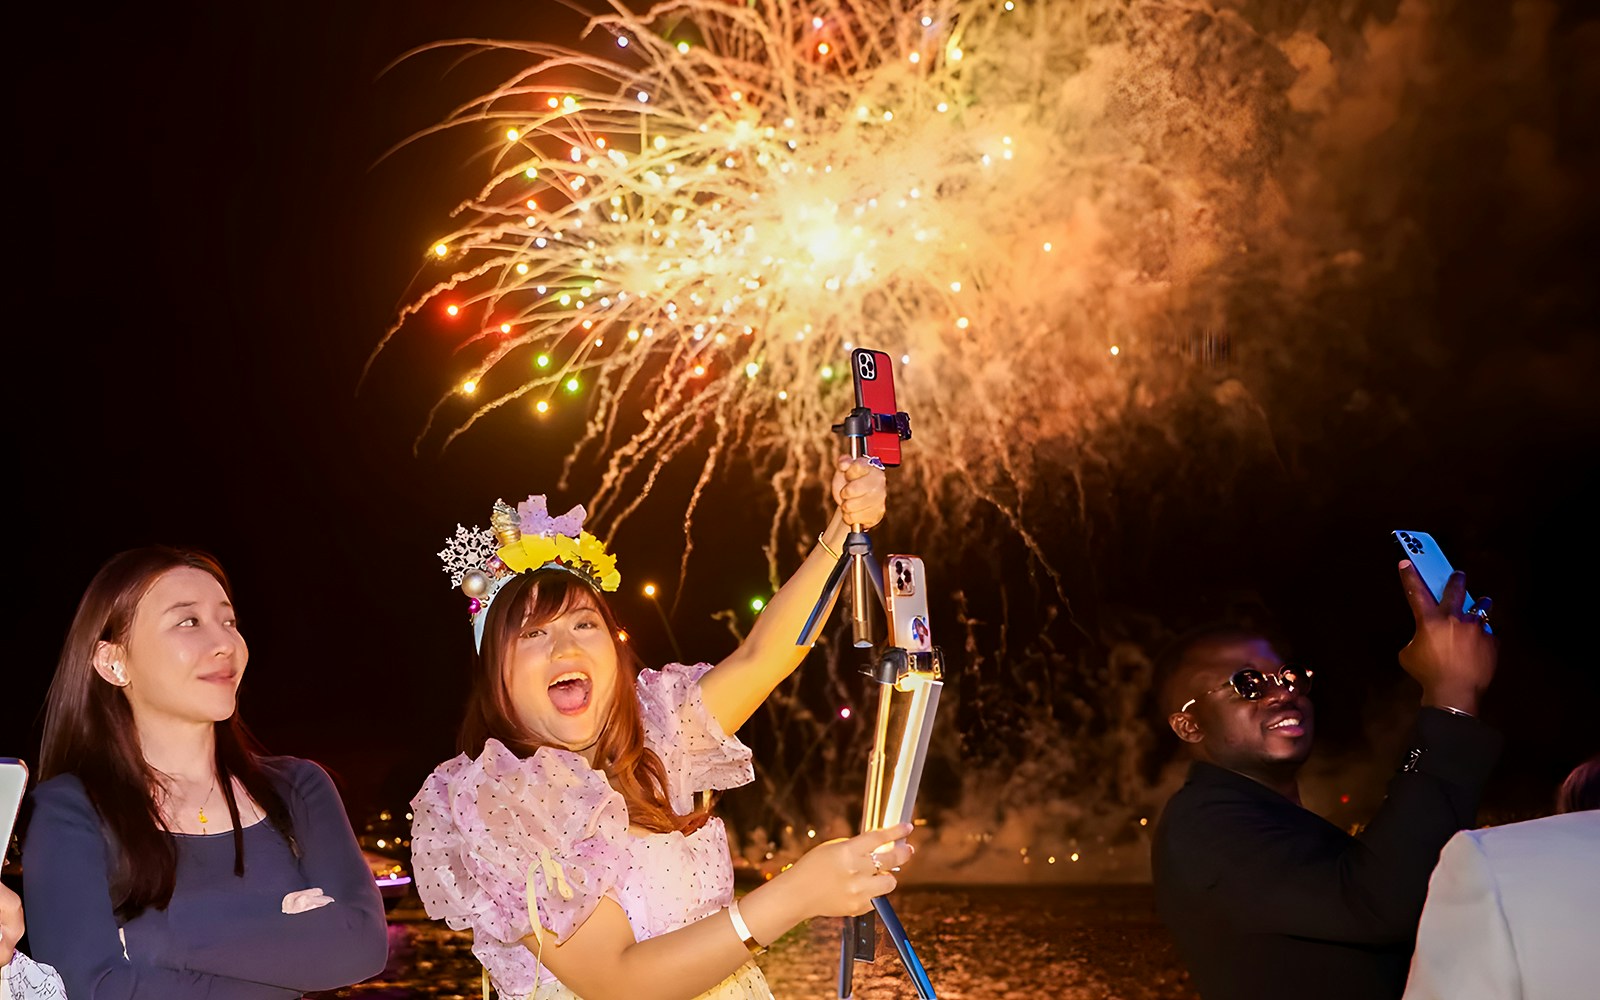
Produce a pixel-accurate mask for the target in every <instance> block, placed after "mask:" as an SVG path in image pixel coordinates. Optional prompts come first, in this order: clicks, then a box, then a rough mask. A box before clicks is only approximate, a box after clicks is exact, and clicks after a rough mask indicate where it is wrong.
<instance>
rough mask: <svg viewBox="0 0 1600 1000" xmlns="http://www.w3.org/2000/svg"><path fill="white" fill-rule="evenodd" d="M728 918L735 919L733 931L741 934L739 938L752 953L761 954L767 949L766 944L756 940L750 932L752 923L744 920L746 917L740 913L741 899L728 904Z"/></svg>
mask: <svg viewBox="0 0 1600 1000" xmlns="http://www.w3.org/2000/svg"><path fill="white" fill-rule="evenodd" d="M728 919H729V920H731V921H733V932H734V933H735V934H737V935H739V940H740V941H743V942H744V946H745V949H746V950H747V951H749V952H750V954H752V955H759V954H761V953H762V952H764V951H766V950H767V949H766V946H765V945H763V944H762V943H761V942H759V941H757V940H756V936H755V935H754V934H751V933H750V925H749V924H746V923H745V922H744V917H742V916H740V915H739V901H738V900H737V899H736V900H734V901H733V902H731V903H729V904H728Z"/></svg>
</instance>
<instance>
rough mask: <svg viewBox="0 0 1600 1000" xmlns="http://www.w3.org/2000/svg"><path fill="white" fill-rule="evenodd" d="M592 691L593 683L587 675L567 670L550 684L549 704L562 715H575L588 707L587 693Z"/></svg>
mask: <svg viewBox="0 0 1600 1000" xmlns="http://www.w3.org/2000/svg"><path fill="white" fill-rule="evenodd" d="M593 689H594V682H593V681H591V680H590V679H589V675H588V674H585V673H582V672H581V671H577V670H569V671H567V672H566V673H564V674H562V675H561V676H559V677H557V678H556V679H555V680H553V681H551V682H550V687H549V688H548V690H549V693H550V704H552V705H554V706H555V707H556V711H558V712H560V713H561V714H562V715H577V714H578V713H579V712H581V711H583V710H584V709H586V708H588V707H589V693H590V692H591V691H592V690H593Z"/></svg>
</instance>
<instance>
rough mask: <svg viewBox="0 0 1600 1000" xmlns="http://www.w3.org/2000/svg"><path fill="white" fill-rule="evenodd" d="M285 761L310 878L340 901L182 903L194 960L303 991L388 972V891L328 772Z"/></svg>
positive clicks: (203, 967) (179, 920)
mask: <svg viewBox="0 0 1600 1000" xmlns="http://www.w3.org/2000/svg"><path fill="white" fill-rule="evenodd" d="M286 767H287V769H288V779H289V780H288V785H289V796H288V797H289V802H290V808H291V810H292V811H293V815H294V823H295V838H296V840H297V841H298V842H299V845H300V872H301V875H302V877H303V878H304V879H305V886H304V888H307V889H310V888H319V889H321V890H322V891H323V893H324V894H325V895H327V896H330V897H332V899H333V902H332V903H329V904H327V905H325V906H320V907H318V908H316V909H313V910H307V911H304V912H301V913H284V912H283V909H282V906H281V903H280V901H278V900H269V901H267V905H258V906H255V907H253V908H245V907H240V908H239V910H238V912H236V913H235V914H233V915H232V916H231V917H230V919H229V920H227V921H218V920H214V919H204V916H205V915H204V914H201V915H199V916H200V919H188V918H193V917H195V916H196V915H195V914H183V913H181V912H178V908H177V907H176V906H175V907H174V912H173V915H172V921H173V927H174V931H175V932H177V931H178V930H179V929H180V928H181V931H182V933H183V934H184V936H185V942H186V947H185V953H186V955H187V956H188V957H187V959H186V963H185V964H186V965H187V966H188V967H189V968H191V969H195V970H197V971H201V972H208V973H214V974H218V975H225V976H229V977H232V978H235V979H247V980H251V981H254V982H259V983H270V984H272V985H274V986H279V987H286V988H289V989H293V990H296V991H310V990H330V989H337V988H338V987H341V986H349V985H351V984H352V983H359V982H361V981H362V980H364V979H368V978H371V977H372V976H375V975H377V974H378V973H379V972H382V971H383V966H384V963H385V961H386V960H387V958H388V936H387V930H386V923H385V920H384V915H383V899H382V898H381V897H380V896H379V894H378V887H377V884H376V883H375V882H374V881H373V879H372V870H371V869H370V868H368V867H367V863H366V860H365V859H364V858H363V857H362V855H361V847H360V845H358V844H357V843H356V838H355V834H354V833H353V832H351V829H350V821H349V819H348V818H347V817H346V816H345V811H344V803H343V802H342V801H341V800H340V798H339V792H338V790H337V789H335V788H334V786H333V782H332V780H330V779H329V777H328V774H327V772H325V771H324V770H322V768H320V767H318V766H317V765H316V764H313V763H311V762H310V761H299V760H296V761H290V762H286Z"/></svg>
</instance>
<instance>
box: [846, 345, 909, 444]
mask: <svg viewBox="0 0 1600 1000" xmlns="http://www.w3.org/2000/svg"><path fill="white" fill-rule="evenodd" d="M850 366H851V368H852V370H853V371H854V373H855V383H856V405H857V406H865V407H866V408H867V409H869V410H871V411H872V412H873V413H875V414H880V413H881V414H884V415H886V416H890V417H893V416H894V414H895V410H896V406H895V401H894V362H893V361H892V360H891V359H890V357H889V355H887V354H885V353H883V352H882V351H869V350H867V349H866V348H865V347H858V348H856V349H855V350H853V351H851V352H850ZM867 454H869V455H872V456H875V457H876V458H877V459H878V460H879V461H881V462H882V463H883V464H884V465H899V464H900V434H899V432H898V431H894V430H890V431H879V430H874V431H873V432H872V434H871V436H870V437H868V438H867Z"/></svg>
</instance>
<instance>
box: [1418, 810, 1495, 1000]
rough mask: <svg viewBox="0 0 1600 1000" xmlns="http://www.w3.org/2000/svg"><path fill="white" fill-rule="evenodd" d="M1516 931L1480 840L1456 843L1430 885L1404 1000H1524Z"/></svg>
mask: <svg viewBox="0 0 1600 1000" xmlns="http://www.w3.org/2000/svg"><path fill="white" fill-rule="evenodd" d="M1521 998H1522V975H1521V972H1520V971H1519V970H1518V968H1517V955H1516V951H1515V950H1514V949H1513V948H1512V945H1511V931H1510V928H1508V927H1507V926H1506V917H1505V913H1504V911H1503V910H1502V909H1501V906H1500V887H1499V885H1498V884H1497V882H1496V881H1495V875H1494V872H1493V871H1492V870H1491V869H1490V866H1489V864H1488V860H1487V859H1486V858H1485V856H1484V854H1483V851H1482V849H1481V848H1480V847H1479V845H1478V840H1477V838H1476V837H1474V836H1473V835H1472V831H1470V830H1463V831H1461V832H1460V833H1457V834H1456V835H1455V836H1454V837H1451V838H1450V842H1449V843H1448V844H1446V845H1445V847H1444V851H1443V852H1442V853H1441V854H1440V855H1439V864H1438V867H1436V868H1435V869H1434V870H1433V878H1432V879H1430V880H1429V882H1428V901H1427V903H1426V904H1425V905H1424V906H1423V908H1422V922H1421V924H1420V925H1419V926H1418V928H1417V950H1416V952H1415V953H1414V954H1413V955H1412V956H1411V978H1410V979H1409V980H1408V981H1407V982H1406V992H1405V998H1404V1000H1521Z"/></svg>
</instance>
